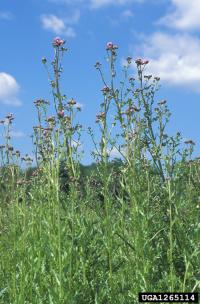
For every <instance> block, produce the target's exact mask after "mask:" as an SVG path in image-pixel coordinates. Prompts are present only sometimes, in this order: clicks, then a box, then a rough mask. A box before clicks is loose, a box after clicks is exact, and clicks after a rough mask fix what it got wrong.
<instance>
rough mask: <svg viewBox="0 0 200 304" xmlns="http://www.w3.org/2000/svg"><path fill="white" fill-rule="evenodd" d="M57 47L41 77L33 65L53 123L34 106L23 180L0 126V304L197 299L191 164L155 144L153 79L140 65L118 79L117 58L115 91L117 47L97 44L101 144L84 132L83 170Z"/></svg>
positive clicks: (158, 111) (174, 147)
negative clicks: (105, 66)
mask: <svg viewBox="0 0 200 304" xmlns="http://www.w3.org/2000/svg"><path fill="white" fill-rule="evenodd" d="M63 45H64V41H63V40H61V39H56V40H54V42H53V47H54V51H55V58H54V60H53V62H52V68H53V73H52V76H51V71H49V70H48V67H47V60H46V59H45V58H43V64H44V65H45V67H46V68H47V70H48V74H49V79H50V85H51V88H52V96H53V105H54V111H55V115H54V116H48V103H47V102H46V101H45V100H43V99H39V100H37V101H36V102H35V106H36V110H37V115H38V126H35V127H34V147H35V159H36V164H37V165H36V167H35V168H30V166H31V158H30V157H29V156H25V157H22V158H21V156H20V152H19V151H15V150H14V149H13V147H12V146H11V142H10V141H11V138H10V130H11V127H12V120H13V115H12V114H9V115H8V116H7V117H6V121H5V122H6V123H4V122H2V124H3V127H4V129H5V144H4V145H2V146H1V147H0V153H1V169H0V253H1V259H0V303H5V304H9V303H11V304H25V303H27V304H28V303H29V304H40V303H41V304H45V303H46V304H51V303H54V304H57V303H58V304H62V303H63V304H67V303H69V304H73V303H74V304H76V303H77V304H90V303H91V304H93V303H94V304H104V303H105V304H108V303H113V304H114V303H117V304H118V303H119V304H128V303H130V304H132V303H138V292H148V291H149V292H150V291H151V292H164V291H165V292H166V291H168V292H192V291H193V292H197V291H199V290H200V271H199V265H200V246H199V241H200V224H199V219H200V213H199V211H200V163H199V161H198V159H193V158H192V152H193V146H194V143H193V142H192V141H191V140H188V141H187V142H186V143H185V145H184V146H182V144H181V135H180V133H177V134H176V135H175V136H169V135H168V134H167V133H166V125H167V123H168V122H169V117H170V112H169V109H168V107H167V103H166V101H165V100H162V101H159V102H156V92H157V90H158V89H159V78H158V77H152V75H145V74H144V72H145V67H146V65H147V64H148V61H143V60H141V59H138V60H136V62H135V63H136V72H137V73H136V76H135V78H133V77H132V76H130V75H129V70H130V66H131V65H132V64H133V61H132V59H131V58H130V57H128V58H127V64H126V66H125V67H124V70H123V80H122V81H120V82H119V81H118V80H117V79H116V78H117V77H116V71H115V61H116V58H117V46H115V45H113V44H112V43H108V45H107V56H108V62H109V71H108V73H109V77H108V78H109V79H110V80H109V82H108V81H107V80H106V79H107V77H106V76H105V75H104V73H103V71H102V68H101V64H100V63H99V62H97V63H96V65H95V67H96V69H97V70H98V72H99V73H100V77H101V79H102V81H103V83H104V85H105V87H104V88H103V89H102V94H103V102H102V104H101V110H100V113H99V114H97V117H96V122H97V123H98V125H99V130H100V134H101V138H100V141H99V142H97V141H96V139H95V135H94V133H93V131H92V129H91V128H90V129H89V130H88V132H89V134H90V135H91V139H92V140H93V143H94V151H93V153H92V154H93V156H94V163H93V164H92V165H91V166H83V165H81V156H82V151H81V149H82V146H81V144H80V139H81V134H82V126H80V124H78V123H77V121H76V120H77V118H76V114H77V113H78V112H79V111H80V107H79V106H77V104H76V101H75V100H73V99H72V100H67V98H66V96H65V95H63V94H62V93H61V88H60V77H61V74H62V65H61V60H62V56H63V54H64V53H65V51H66V49H65V48H64V46H63ZM116 84H118V86H119V89H117V88H116V87H115V86H116ZM110 113H112V116H110ZM110 117H112V119H113V121H111V119H110ZM83 147H84V146H83ZM113 151H114V152H118V155H119V157H118V158H115V159H114V160H112V159H111V157H110V155H111V154H112V152H113ZM21 161H23V162H25V164H26V165H27V169H26V170H22V169H21Z"/></svg>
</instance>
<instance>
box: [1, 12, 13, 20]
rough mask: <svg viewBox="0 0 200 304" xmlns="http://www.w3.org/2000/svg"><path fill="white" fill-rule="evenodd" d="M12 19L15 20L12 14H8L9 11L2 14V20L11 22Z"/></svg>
mask: <svg viewBox="0 0 200 304" xmlns="http://www.w3.org/2000/svg"><path fill="white" fill-rule="evenodd" d="M12 18H13V16H12V14H11V13H10V12H7V11H5V12H4V11H3V12H0V19H3V20H11V19H12Z"/></svg>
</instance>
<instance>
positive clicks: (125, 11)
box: [121, 9, 133, 19]
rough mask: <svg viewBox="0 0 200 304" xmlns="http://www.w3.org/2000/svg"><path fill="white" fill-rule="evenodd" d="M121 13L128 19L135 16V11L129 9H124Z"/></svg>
mask: <svg viewBox="0 0 200 304" xmlns="http://www.w3.org/2000/svg"><path fill="white" fill-rule="evenodd" d="M121 15H122V17H124V18H126V19H128V18H131V17H133V13H132V11H131V10H129V9H127V10H124V11H123V12H122V14H121Z"/></svg>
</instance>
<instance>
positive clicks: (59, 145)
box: [34, 37, 82, 180]
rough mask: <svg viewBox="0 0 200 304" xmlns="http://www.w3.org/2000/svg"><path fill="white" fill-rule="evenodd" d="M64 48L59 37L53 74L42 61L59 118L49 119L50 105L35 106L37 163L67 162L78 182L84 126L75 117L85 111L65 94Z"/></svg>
mask: <svg viewBox="0 0 200 304" xmlns="http://www.w3.org/2000/svg"><path fill="white" fill-rule="evenodd" d="M64 44H65V41H64V40H62V39H60V38H58V37H57V38H55V39H54V41H53V48H54V59H53V61H52V62H51V66H52V70H53V71H52V72H51V71H50V69H49V67H48V66H47V59H46V58H43V59H42V63H43V64H44V66H45V68H46V70H47V73H48V77H49V82H50V86H51V89H52V96H53V105H54V113H55V114H54V115H51V116H48V114H47V113H48V112H47V106H48V105H49V102H48V101H45V100H43V99H38V100H36V101H35V102H34V103H35V106H36V108H37V113H38V123H39V124H38V126H35V127H34V134H35V146H36V149H35V152H36V159H37V162H38V161H39V160H40V161H42V162H45V161H49V160H51V161H54V160H55V159H58V160H59V161H65V163H66V168H67V170H68V171H69V176H70V177H71V180H76V179H77V178H78V175H77V174H78V167H77V163H76V162H75V154H76V157H77V156H78V155H77V150H78V146H79V145H80V133H81V128H82V126H81V125H80V124H78V123H76V124H75V117H76V114H77V112H79V111H80V110H81V108H80V106H79V105H78V104H77V102H76V101H75V100H74V99H70V100H68V99H67V96H66V95H64V94H62V93H61V84H60V78H61V75H62V72H63V67H62V59H63V56H64V53H65V52H66V51H67V48H65V47H64ZM42 120H43V121H42ZM42 123H44V125H42Z"/></svg>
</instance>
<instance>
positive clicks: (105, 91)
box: [101, 86, 110, 95]
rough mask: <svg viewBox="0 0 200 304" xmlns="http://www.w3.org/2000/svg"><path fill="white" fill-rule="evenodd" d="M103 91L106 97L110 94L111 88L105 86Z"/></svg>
mask: <svg viewBox="0 0 200 304" xmlns="http://www.w3.org/2000/svg"><path fill="white" fill-rule="evenodd" d="M101 91H102V92H103V94H104V95H106V94H107V93H109V92H110V88H109V87H107V86H105V87H103V89H101Z"/></svg>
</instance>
